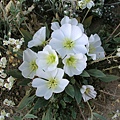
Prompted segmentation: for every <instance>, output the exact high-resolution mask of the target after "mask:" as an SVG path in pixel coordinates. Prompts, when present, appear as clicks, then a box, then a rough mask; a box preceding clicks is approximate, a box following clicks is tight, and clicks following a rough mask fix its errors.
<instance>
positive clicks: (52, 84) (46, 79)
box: [32, 68, 69, 100]
mask: <svg viewBox="0 0 120 120" xmlns="http://www.w3.org/2000/svg"><path fill="white" fill-rule="evenodd" d="M37 75H38V76H39V77H40V78H35V79H34V80H33V82H32V86H33V87H35V88H37V90H36V96H38V97H43V96H44V98H45V99H46V100H48V99H49V98H50V97H51V96H52V94H53V93H60V92H62V91H63V90H64V89H65V87H66V86H67V85H68V83H69V81H68V80H67V79H63V76H64V70H62V69H60V68H56V69H55V70H53V71H50V72H49V71H47V72H46V71H42V70H41V69H39V70H38V71H37Z"/></svg>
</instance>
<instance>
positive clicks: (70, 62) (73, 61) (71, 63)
mask: <svg viewBox="0 0 120 120" xmlns="http://www.w3.org/2000/svg"><path fill="white" fill-rule="evenodd" d="M76 62H77V60H76V59H75V57H74V56H70V57H69V58H68V59H67V60H66V64H67V65H68V66H73V67H76V66H75V65H76Z"/></svg>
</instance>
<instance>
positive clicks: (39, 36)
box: [28, 27, 46, 48]
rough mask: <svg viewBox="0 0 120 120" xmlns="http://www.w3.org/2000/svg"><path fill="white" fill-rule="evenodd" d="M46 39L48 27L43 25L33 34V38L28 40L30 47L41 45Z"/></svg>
mask: <svg viewBox="0 0 120 120" xmlns="http://www.w3.org/2000/svg"><path fill="white" fill-rule="evenodd" d="M45 39H46V27H41V28H40V29H39V30H38V31H37V32H36V33H35V34H34V36H33V39H32V40H31V41H29V42H28V47H29V48H31V47H34V46H41V45H42V44H44V42H45Z"/></svg>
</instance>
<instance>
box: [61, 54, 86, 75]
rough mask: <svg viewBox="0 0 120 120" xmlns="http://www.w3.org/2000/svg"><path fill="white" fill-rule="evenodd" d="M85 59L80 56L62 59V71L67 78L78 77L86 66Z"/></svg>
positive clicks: (72, 55)
mask: <svg viewBox="0 0 120 120" xmlns="http://www.w3.org/2000/svg"><path fill="white" fill-rule="evenodd" d="M86 61H87V57H86V56H85V55H84V54H82V53H79V54H72V53H71V54H68V55H67V56H66V57H65V58H64V59H63V64H64V71H65V73H66V74H68V75H69V76H73V75H79V74H81V73H82V71H83V70H84V69H85V68H86V66H87V63H86Z"/></svg>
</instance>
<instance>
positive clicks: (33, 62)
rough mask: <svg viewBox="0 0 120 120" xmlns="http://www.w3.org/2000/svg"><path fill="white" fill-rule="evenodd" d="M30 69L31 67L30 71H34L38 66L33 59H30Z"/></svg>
mask: <svg viewBox="0 0 120 120" xmlns="http://www.w3.org/2000/svg"><path fill="white" fill-rule="evenodd" d="M30 69H31V70H32V71H36V70H37V69H38V66H37V64H36V61H35V60H32V61H31V62H30Z"/></svg>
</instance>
